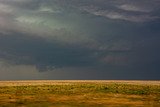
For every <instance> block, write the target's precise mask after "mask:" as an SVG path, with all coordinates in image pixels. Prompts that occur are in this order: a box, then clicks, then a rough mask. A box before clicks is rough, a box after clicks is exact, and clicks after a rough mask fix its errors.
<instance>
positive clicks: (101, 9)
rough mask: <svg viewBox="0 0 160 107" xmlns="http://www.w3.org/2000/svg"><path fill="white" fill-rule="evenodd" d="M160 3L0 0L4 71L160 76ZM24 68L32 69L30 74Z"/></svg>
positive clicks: (154, 0) (66, 75)
mask: <svg viewBox="0 0 160 107" xmlns="http://www.w3.org/2000/svg"><path fill="white" fill-rule="evenodd" d="M159 6H160V2H159V1H157V0H152V1H150V0H145V1H144V0H141V1H139V0H134V1H131V0H114V1H113V0H108V1H106V0H69V1H66V0H45V1H44V0H12V1H10V0H0V66H1V68H0V73H1V74H4V73H5V74H6V75H7V74H8V75H9V74H10V72H9V71H14V72H15V71H16V70H17V76H16V75H15V76H14V77H13V78H12V77H10V76H9V77H8V79H9V78H11V79H19V75H20V74H19V72H22V74H24V76H23V77H24V78H25V79H27V78H28V75H32V74H33V72H34V75H37V77H36V79H38V78H39V79H41V78H43V79H159V77H158V76H157V75H158V74H159V70H160V67H159V64H160V63H159V62H160V56H159V55H160V51H159V48H160V43H159V41H160V37H159V35H160V31H159V28H160V24H159V23H160V20H159V18H160V13H159V10H160V8H159ZM25 67H26V69H29V70H30V71H32V72H30V74H28V75H26V74H27V73H26V70H25V69H24V70H23V69H22V68H25ZM37 71H44V72H37ZM23 72H24V73H23ZM35 72H36V73H35ZM43 73H45V75H47V76H44V77H43V75H42V74H43ZM69 74H70V75H69ZM25 75H26V77H25ZM52 75H53V77H52ZM54 75H56V76H58V77H56V76H54ZM79 75H81V77H79ZM73 77H74V78H73ZM32 78H33V79H34V76H33V77H32ZM32 78H28V79H32Z"/></svg>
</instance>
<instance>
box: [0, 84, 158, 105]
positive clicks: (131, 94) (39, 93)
mask: <svg viewBox="0 0 160 107" xmlns="http://www.w3.org/2000/svg"><path fill="white" fill-rule="evenodd" d="M0 107H160V81H1V82H0Z"/></svg>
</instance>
